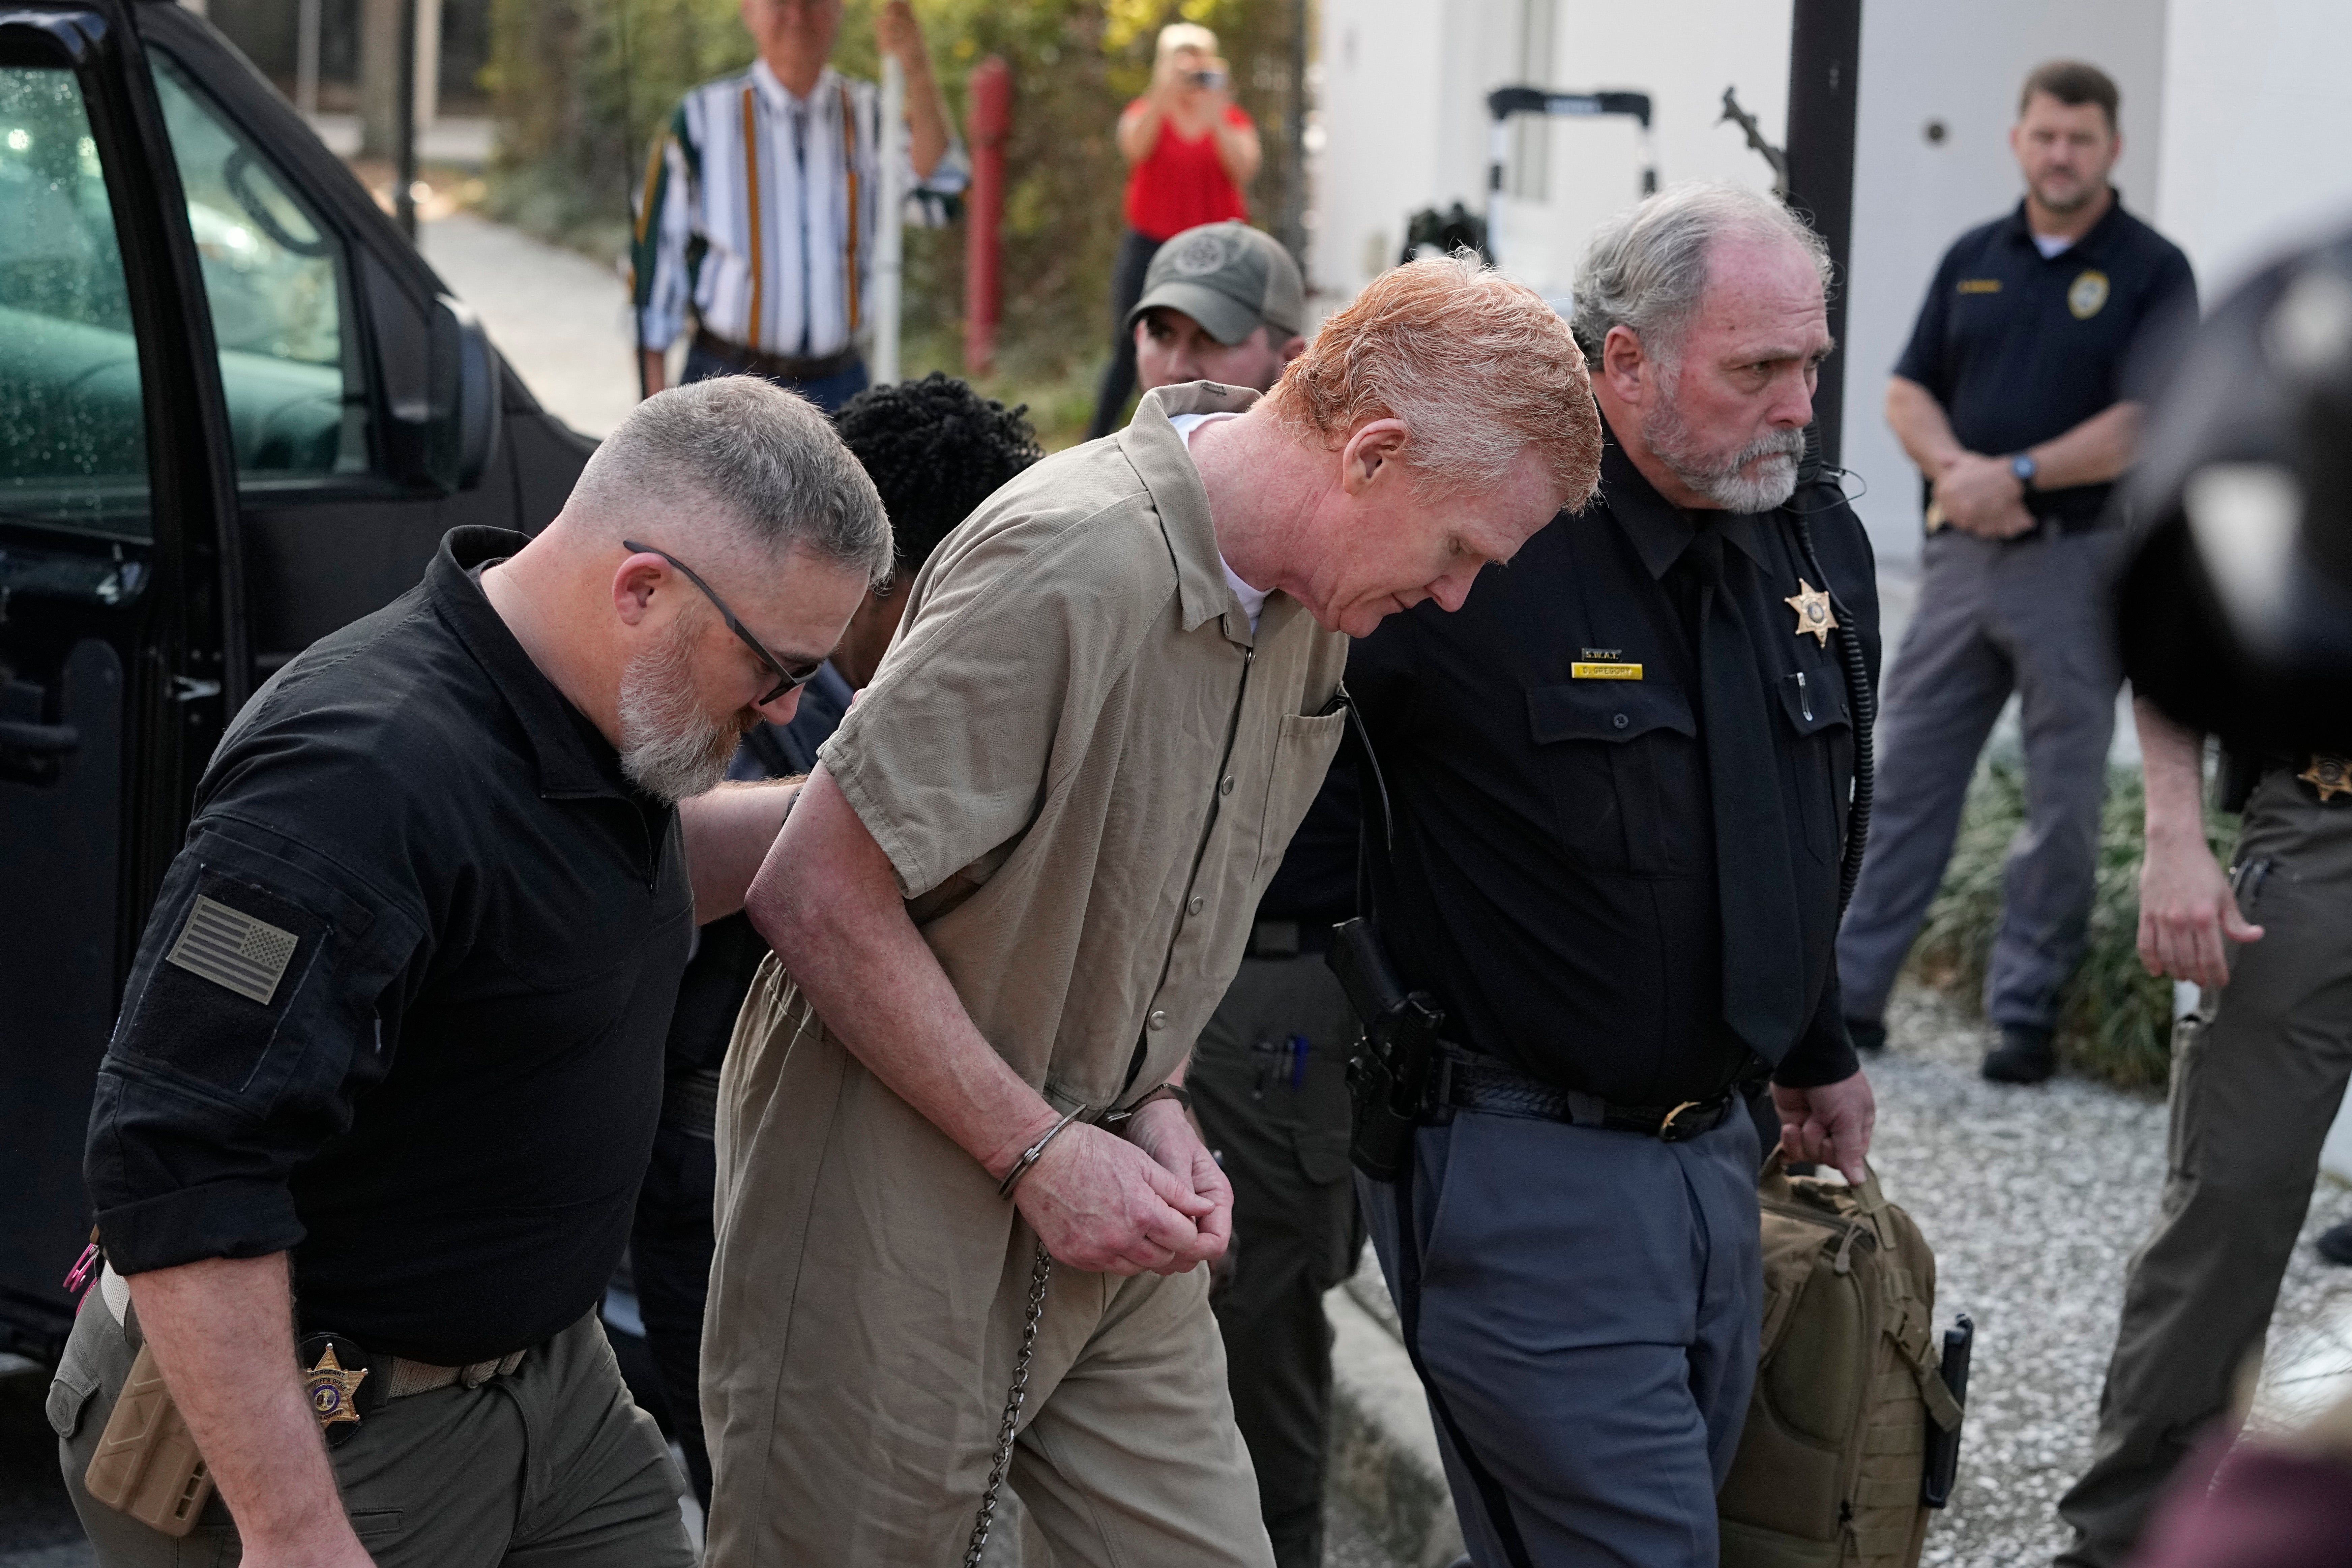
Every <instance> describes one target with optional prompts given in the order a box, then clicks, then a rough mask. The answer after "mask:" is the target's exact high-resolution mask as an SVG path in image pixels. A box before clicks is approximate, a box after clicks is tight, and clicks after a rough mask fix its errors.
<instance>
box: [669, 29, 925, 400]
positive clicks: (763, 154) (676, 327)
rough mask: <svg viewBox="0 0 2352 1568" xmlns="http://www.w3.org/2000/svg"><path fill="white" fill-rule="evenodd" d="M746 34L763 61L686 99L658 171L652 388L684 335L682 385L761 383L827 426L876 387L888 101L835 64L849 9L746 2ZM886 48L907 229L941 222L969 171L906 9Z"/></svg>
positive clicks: (884, 40)
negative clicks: (869, 368) (868, 355)
mask: <svg viewBox="0 0 2352 1568" xmlns="http://www.w3.org/2000/svg"><path fill="white" fill-rule="evenodd" d="M743 25H744V26H746V27H747V28H749V29H750V30H751V37H752V38H753V39H754V40H755V41H756V42H757V43H758V45H759V48H760V58H757V59H756V60H753V61H752V62H751V68H749V69H748V70H743V71H739V72H737V73H736V74H734V75H732V76H725V77H720V78H719V79H716V80H714V81H707V82H704V83H703V84H702V85H701V86H699V87H698V88H696V89H693V90H692V91H690V92H688V94H687V95H686V97H685V98H684V99H683V100H681V101H680V102H679V104H678V106H677V111H676V112H675V113H673V114H672V115H671V116H670V119H669V123H668V124H667V126H665V127H664V128H663V131H662V133H661V136H660V138H659V139H658V140H657V141H656V142H655V144H654V149H653V154H652V156H651V158H650V159H649V160H648V161H647V164H646V184H645V190H644V193H643V195H642V197H641V199H640V201H639V203H638V207H637V221H636V237H635V246H634V247H633V249H632V252H631V256H630V262H631V274H632V284H633V287H634V289H635V299H636V310H637V343H638V347H639V349H640V350H641V351H642V357H643V359H644V364H645V371H644V374H645V387H646V393H647V394H648V395H650V394H652V393H655V392H658V391H660V390H661V388H662V386H663V384H665V382H666V380H667V365H666V363H665V359H664V356H665V354H666V353H667V350H668V348H669V345H670V344H671V343H673V342H676V341H677V336H678V334H679V332H681V331H685V330H687V328H688V321H689V318H690V319H691V325H692V330H693V334H694V335H693V340H692V342H691V344H690V346H689V347H688V352H687V359H686V374H685V377H684V379H686V380H688V381H699V380H702V379H704V378H705V377H707V376H713V375H740V374H751V375H764V376H766V377H768V378H769V379H770V380H772V381H774V382H777V383H779V384H782V385H784V386H788V387H791V388H793V390H795V391H797V392H801V393H803V394H805V395H807V396H809V397H810V398H812V399H814V401H815V402H816V403H817V404H818V405H819V406H821V407H824V408H825V409H828V410H830V409H833V408H837V407H839V406H840V405H842V404H843V403H844V402H846V401H847V400H848V399H849V398H850V397H852V396H854V395H856V394H857V393H858V392H859V391H861V390H863V389H864V387H865V385H866V363H865V361H864V359H863V358H862V357H861V355H860V354H859V353H858V348H857V332H858V331H859V329H860V328H861V327H863V326H864V325H865V321H866V317H865V311H866V295H867V293H868V291H869V279H870V276H871V271H872V267H873V254H874V231H875V228H876V226H877V222H878V220H879V217H880V191H881V144H882V137H881V102H880V100H881V93H880V90H879V89H877V87H876V86H875V85H874V84H873V83H872V82H870V81H858V80H856V79H852V78H849V77H845V76H843V75H842V74H841V73H839V72H838V71H835V69H833V68H831V67H830V66H828V65H827V64H826V63H825V61H826V58H827V57H829V56H830V55H831V54H832V53H833V44H834V38H835V35H836V34H837V33H838V32H839V31H840V27H841V0H743ZM875 35H876V41H877V43H878V44H879V45H880V47H881V48H882V51H883V53H885V54H887V55H890V56H894V57H896V58H897V59H898V62H899V64H900V65H902V66H903V67H904V68H906V73H907V130H908V138H907V153H908V158H907V163H906V164H905V165H903V166H902V167H901V168H900V170H899V179H900V184H901V186H902V188H904V189H905V190H907V191H908V193H909V196H908V207H909V211H908V217H909V219H910V220H912V221H915V222H919V223H925V224H937V223H940V222H944V221H945V218H946V215H947V211H948V198H950V197H951V196H953V195H955V194H956V193H958V192H960V191H961V190H962V189H963V187H964V184H965V181H966V179H967V178H968V168H967V165H966V163H965V161H964V156H963V149H962V148H961V145H959V144H958V143H957V142H956V140H955V138H954V136H953V134H952V133H951V132H950V129H949V123H948V116H947V106H946V104H945V103H944V102H943V101H942V100H941V99H940V89H939V87H938V84H937V83H936V82H934V81H933V80H932V79H931V66H930V57H929V54H928V53H926V52H925V50H924V47H923V34H922V29H921V28H920V27H919V26H918V25H917V23H916V21H915V14H914V11H913V10H912V9H911V8H910V7H909V5H908V3H907V0H889V4H887V5H885V6H883V8H882V10H881V13H880V15H879V16H877V19H876V24H875Z"/></svg>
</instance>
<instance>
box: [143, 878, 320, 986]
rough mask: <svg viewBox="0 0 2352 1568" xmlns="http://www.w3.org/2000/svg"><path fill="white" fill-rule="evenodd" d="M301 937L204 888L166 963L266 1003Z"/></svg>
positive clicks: (283, 975) (189, 912)
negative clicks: (236, 907) (207, 894)
mask: <svg viewBox="0 0 2352 1568" xmlns="http://www.w3.org/2000/svg"><path fill="white" fill-rule="evenodd" d="M299 942H300V939H299V937H297V936H296V935H295V934H294V933H293V932H292V931H280V930H279V929H278V927H276V926H274V925H271V924H270V923H269V922H268V921H259V920H256V919H254V918H253V917H252V916H251V915H248V914H247V913H245V912H244V911H243V910H233V909H231V908H229V907H228V906H227V905H226V904H224V903H220V902H217V901H215V900H212V899H208V898H205V896H204V895H203V894H201V893H200V894H198V895H197V896H196V901H195V903H194V905H193V906H192V907H191V908H190V909H189V910H188V919H187V923H186V924H184V925H183V926H182V927H181V928H180V936H179V940H178V941H176V942H173V944H172V951H171V952H167V953H165V954H164V955H163V962H165V963H171V964H176V965H177V966H178V967H180V968H182V969H184V970H186V971H187V972H188V973H191V974H194V975H197V976H199V977H200V978H202V979H205V980H209V981H211V982H212V983H213V984H215V985H219V986H222V987H225V988H226V989H227V990H230V991H234V992H236V994H238V995H240V996H246V997H250V998H251V999H252V1000H254V1001H256V1002H258V1003H260V1004H261V1005H263V1006H265V1007H266V1006H268V1005H269V999H270V998H271V997H272V996H274V995H276V994H278V981H280V980H282V979H284V978H285V975H286V966H287V964H289V963H291V962H292V961H293V958H294V949H295V947H296V946H297V945H298V944H299Z"/></svg>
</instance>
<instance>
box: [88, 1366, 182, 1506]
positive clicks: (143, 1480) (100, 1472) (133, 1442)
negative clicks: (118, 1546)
mask: <svg viewBox="0 0 2352 1568" xmlns="http://www.w3.org/2000/svg"><path fill="white" fill-rule="evenodd" d="M81 1484H82V1487H83V1489H85V1490H87V1491H88V1492H89V1495H90V1496H91V1497H92V1498H94V1499H95V1500H98V1501H100V1502H101V1503H104V1504H105V1505H106V1506H107V1507H108V1508H110V1509H113V1510H115V1511H116V1512H118V1513H125V1514H129V1515H130V1516H131V1518H132V1519H135V1520H137V1521H139V1522H140V1523H142V1524H143V1525H145V1526H146V1527H147V1528H148V1529H150V1530H152V1531H159V1532H160V1533H162V1534H164V1535H171V1536H181V1535H185V1534H187V1533H188V1531H191V1530H194V1528H195V1527H196V1520H197V1519H198V1517H199V1516H201V1515H202V1514H203V1513H204V1511H205V1503H206V1502H208V1501H210V1500H211V1499H212V1495H213V1478H212V1472H211V1471H210V1470H209V1469H207V1468H205V1457H204V1456H203V1455H202V1454H199V1453H197V1452H196V1440H195V1438H194V1436H191V1435H190V1433H189V1431H188V1424H187V1422H186V1420H185V1419H184V1418H183V1417H182V1416H181V1415H180V1407H179V1405H176V1404H174V1403H173V1399H172V1391H171V1389H170V1387H169V1386H167V1385H166V1384H164V1382H163V1369H162V1368H160V1367H158V1366H157V1365H156V1364H155V1352H154V1348H153V1347H152V1346H151V1345H145V1344H142V1345H141V1346H140V1347H139V1358H138V1359H137V1360H136V1361H134V1362H132V1363H131V1375H130V1376H129V1377H127V1378H125V1379H124V1380H123V1384H122V1392H121V1394H120V1395H118V1396H117V1397H116V1399H115V1402H114V1414H113V1415H111V1416H110V1417H108V1418H107V1423H106V1430H105V1431H104V1432H102V1433H100V1435H99V1439H98V1451H97V1452H96V1453H94V1454H92V1455H91V1456H90V1458H89V1470H88V1471H87V1472H85V1473H84V1475H83V1476H82V1483H81Z"/></svg>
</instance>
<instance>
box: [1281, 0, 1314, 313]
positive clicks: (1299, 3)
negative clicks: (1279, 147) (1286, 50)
mask: <svg viewBox="0 0 2352 1568" xmlns="http://www.w3.org/2000/svg"><path fill="white" fill-rule="evenodd" d="M1289 77H1290V79H1289V82H1288V87H1289V89H1290V107H1289V109H1288V110H1286V112H1285V114H1284V116H1283V125H1282V132H1283V135H1282V141H1283V147H1284V153H1285V156H1286V157H1287V158H1288V159H1289V160H1290V168H1289V178H1288V179H1287V180H1286V182H1285V183H1284V185H1283V192H1282V221H1281V223H1280V224H1279V225H1278V226H1277V227H1278V228H1279V230H1280V233H1279V236H1278V237H1279V238H1280V239H1281V241H1282V243H1283V244H1284V245H1285V246H1286V247H1289V250H1290V254H1291V255H1292V256H1293V257H1295V258H1297V260H1298V262H1299V266H1300V270H1301V271H1304V270H1305V268H1306V261H1307V0H1292V5H1291V7H1290V71H1289Z"/></svg>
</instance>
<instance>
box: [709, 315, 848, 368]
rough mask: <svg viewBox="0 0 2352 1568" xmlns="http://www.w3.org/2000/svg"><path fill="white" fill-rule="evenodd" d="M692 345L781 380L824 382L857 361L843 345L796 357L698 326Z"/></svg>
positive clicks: (711, 355)
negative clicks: (839, 348)
mask: <svg viewBox="0 0 2352 1568" xmlns="http://www.w3.org/2000/svg"><path fill="white" fill-rule="evenodd" d="M694 347H695V350H696V352H698V353H706V354H709V356H710V357H711V358H712V359H715V360H717V361H719V363H721V364H726V365H731V366H733V367H734V368H735V369H737V370H740V371H743V372H746V373H748V374H751V375H767V376H774V377H775V378H777V379H778V380H780V381H823V380H824V379H825V378H826V377H828V376H835V375H839V374H841V373H842V372H843V371H845V370H847V369H848V368H849V367H850V366H851V365H854V364H856V363H857V350H856V348H855V347H851V348H845V349H844V350H842V351H841V352H840V353H837V354H827V355H825V356H824V358H823V359H796V358H794V357H793V355H791V354H771V353H761V352H760V351H759V350H758V349H752V348H746V347H744V346H743V345H742V344H741V343H730V342H728V341H727V340H726V339H725V338H720V337H713V336H712V335H711V334H710V333H709V332H707V331H703V330H702V329H700V328H696V329H695V333H694Z"/></svg>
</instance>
